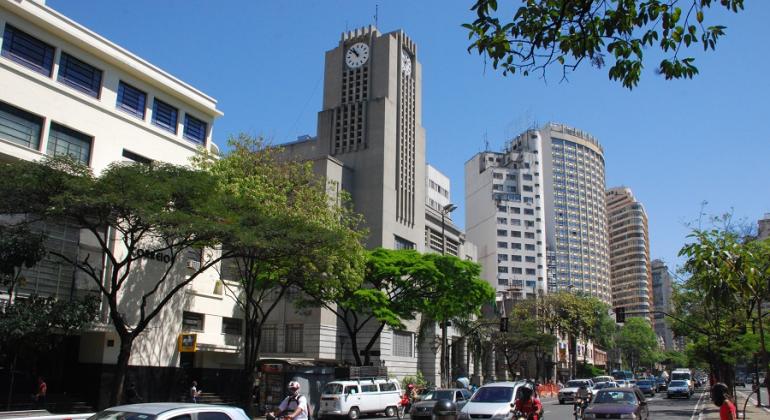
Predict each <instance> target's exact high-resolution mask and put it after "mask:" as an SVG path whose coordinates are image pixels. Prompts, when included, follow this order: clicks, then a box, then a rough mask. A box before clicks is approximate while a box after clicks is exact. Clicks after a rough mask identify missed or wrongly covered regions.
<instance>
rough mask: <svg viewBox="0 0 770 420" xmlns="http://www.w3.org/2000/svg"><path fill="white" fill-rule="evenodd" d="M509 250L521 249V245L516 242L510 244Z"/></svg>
mask: <svg viewBox="0 0 770 420" xmlns="http://www.w3.org/2000/svg"><path fill="white" fill-rule="evenodd" d="M511 248H512V249H521V244H520V243H516V242H511Z"/></svg>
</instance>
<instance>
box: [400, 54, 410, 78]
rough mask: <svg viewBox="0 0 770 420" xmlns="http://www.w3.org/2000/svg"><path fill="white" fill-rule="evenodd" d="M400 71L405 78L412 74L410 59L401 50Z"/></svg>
mask: <svg viewBox="0 0 770 420" xmlns="http://www.w3.org/2000/svg"><path fill="white" fill-rule="evenodd" d="M401 71H402V72H404V74H405V75H407V76H410V75H411V74H412V58H411V57H409V53H408V52H406V51H404V50H401Z"/></svg>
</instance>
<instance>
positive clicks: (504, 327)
mask: <svg viewBox="0 0 770 420" xmlns="http://www.w3.org/2000/svg"><path fill="white" fill-rule="evenodd" d="M500 332H508V317H505V316H504V317H502V318H500Z"/></svg>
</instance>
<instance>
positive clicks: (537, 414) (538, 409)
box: [513, 387, 543, 420]
mask: <svg viewBox="0 0 770 420" xmlns="http://www.w3.org/2000/svg"><path fill="white" fill-rule="evenodd" d="M533 394H534V393H533V391H532V389H531V388H527V387H524V388H521V391H519V398H517V399H516V402H514V403H513V410H514V411H518V412H521V413H523V414H525V415H527V418H528V419H532V420H539V419H540V418H542V416H543V404H542V403H541V402H540V399H539V398H537V396H535V395H533Z"/></svg>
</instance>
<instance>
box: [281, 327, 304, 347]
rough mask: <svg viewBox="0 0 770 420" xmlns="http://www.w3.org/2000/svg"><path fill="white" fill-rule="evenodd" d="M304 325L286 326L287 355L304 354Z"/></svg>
mask: <svg viewBox="0 0 770 420" xmlns="http://www.w3.org/2000/svg"><path fill="white" fill-rule="evenodd" d="M302 335H303V334H302V324H289V325H286V348H285V349H284V350H285V352H286V353H302Z"/></svg>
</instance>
